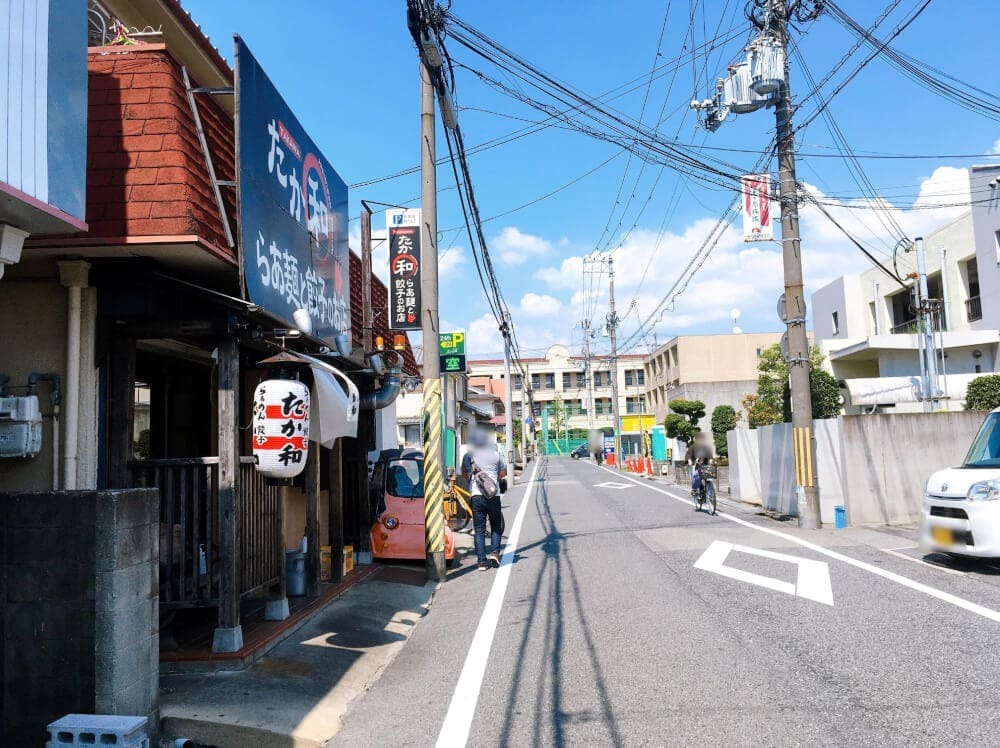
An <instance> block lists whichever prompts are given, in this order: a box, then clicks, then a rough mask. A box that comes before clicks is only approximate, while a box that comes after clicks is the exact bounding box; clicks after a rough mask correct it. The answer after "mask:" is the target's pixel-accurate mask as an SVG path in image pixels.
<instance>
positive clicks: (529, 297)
mask: <svg viewBox="0 0 1000 748" xmlns="http://www.w3.org/2000/svg"><path fill="white" fill-rule="evenodd" d="M561 309H562V302H561V301H559V299H557V298H556V297H554V296H549V295H548V294H537V293H526V294H525V295H524V296H522V297H521V303H520V304H519V305H518V308H517V310H515V311H512V312H511V315H512V316H513V315H514V314H515V312H516V313H517V316H521V317H552V316H554V315H555V314H557V313H558V312H559V311H560V310H561Z"/></svg>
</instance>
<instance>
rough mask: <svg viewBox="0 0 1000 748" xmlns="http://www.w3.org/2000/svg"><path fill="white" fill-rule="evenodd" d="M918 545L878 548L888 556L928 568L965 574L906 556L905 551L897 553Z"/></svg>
mask: <svg viewBox="0 0 1000 748" xmlns="http://www.w3.org/2000/svg"><path fill="white" fill-rule="evenodd" d="M919 547H920V546H918V545H908V546H906V547H905V548H882V549H880V550H882V551H884V552H885V553H888V554H889V555H890V556H895V557H896V558H901V559H903V560H904V561H910V562H912V563H915V564H920V565H921V566H926V567H928V568H929V569H937V570H938V571H943V572H944V573H945V574H955V575H956V576H959V577H964V576H965V574H964V573H963V572H961V571H958V570H957V569H946V568H944V567H943V566H938V565H937V564H931V563H928V562H927V561H924V560H923V559H922V558H914V557H913V556H907V555H906V554H905V553H899V551H905V550H909V549H911V548H919Z"/></svg>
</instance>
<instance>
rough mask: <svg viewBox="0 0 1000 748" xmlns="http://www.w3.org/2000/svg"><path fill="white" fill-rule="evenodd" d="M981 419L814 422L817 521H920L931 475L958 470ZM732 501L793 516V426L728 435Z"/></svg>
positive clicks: (966, 415)
mask: <svg viewBox="0 0 1000 748" xmlns="http://www.w3.org/2000/svg"><path fill="white" fill-rule="evenodd" d="M983 417H984V414H983V413H975V412H968V411H965V412H959V413H954V412H953V413H901V414H895V415H875V416H842V417H840V418H836V419H829V420H822V421H815V422H814V429H815V435H816V459H817V463H818V464H817V472H818V475H819V489H820V514H821V517H822V520H823V523H824V524H831V525H832V524H833V521H834V507H836V506H844V507H846V509H847V517H848V521H849V522H850V523H851V524H855V525H868V524H878V525H906V524H913V523H916V522H917V521H919V518H920V511H921V506H922V502H923V494H924V485H925V483H926V482H927V478H928V477H930V474H931V473H933V472H934V471H935V470H939V469H940V468H943V467H948V466H953V465H957V464H960V463H961V461H962V458H963V457H964V455H965V452H966V451H967V449H968V447H969V444H970V443H971V441H972V438H973V437H974V436H975V434H976V431H977V430H978V429H979V426H980V424H981V423H982V421H983ZM727 439H728V442H729V464H730V468H729V469H730V480H731V485H732V495H733V497H734V498H737V499H740V500H742V501H746V502H749V503H755V504H762V505H763V506H764V508H765V509H768V510H769V511H774V512H780V513H782V514H787V515H790V516H797V514H798V507H797V505H796V501H795V467H794V463H793V461H792V436H791V424H786V423H782V424H777V425H774V426H766V427H764V428H760V429H755V430H752V431H751V430H746V429H737V430H734V431H730V432H729V433H728V434H727Z"/></svg>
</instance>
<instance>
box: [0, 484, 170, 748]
mask: <svg viewBox="0 0 1000 748" xmlns="http://www.w3.org/2000/svg"><path fill="white" fill-rule="evenodd" d="M158 556H159V498H158V493H157V491H156V490H155V489H135V490H122V491H75V492H57V493H20V494H11V493H0V643H2V646H0V681H2V683H3V692H2V696H0V744H3V745H41V744H43V743H44V740H45V726H46V725H47V724H49V723H50V722H52V721H53V720H55V719H57V718H59V717H61V716H62V715H64V714H67V713H70V712H81V713H98V714H132V715H149V716H151V717H152V719H151V727H154V728H155V726H156V719H155V717H156V713H157V703H158V682H159V637H158V627H159V584H158V573H159V572H158V570H159V567H158Z"/></svg>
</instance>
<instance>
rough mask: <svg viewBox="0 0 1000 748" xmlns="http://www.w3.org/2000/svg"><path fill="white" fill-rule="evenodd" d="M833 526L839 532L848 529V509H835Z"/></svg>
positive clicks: (837, 507) (839, 507)
mask: <svg viewBox="0 0 1000 748" xmlns="http://www.w3.org/2000/svg"><path fill="white" fill-rule="evenodd" d="M833 526H834V527H836V528H837V529H838V530H843V529H844V528H845V527H847V509H846V508H845V507H842V506H835V507H834V508H833Z"/></svg>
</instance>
